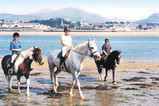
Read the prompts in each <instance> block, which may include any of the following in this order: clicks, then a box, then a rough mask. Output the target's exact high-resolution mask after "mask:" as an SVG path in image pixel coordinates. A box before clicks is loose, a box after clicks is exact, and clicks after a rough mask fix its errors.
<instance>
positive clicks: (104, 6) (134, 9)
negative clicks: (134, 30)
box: [0, 0, 159, 21]
mask: <svg viewBox="0 0 159 106" xmlns="http://www.w3.org/2000/svg"><path fill="white" fill-rule="evenodd" d="M66 7H76V8H79V9H83V10H85V11H88V12H92V13H96V14H99V15H101V16H104V17H106V18H108V19H114V20H116V19H117V20H118V19H120V20H123V21H136V20H140V19H144V18H147V17H148V16H150V15H151V14H153V13H159V0H0V13H12V14H30V13H33V12H38V11H41V10H46V9H51V10H57V9H62V8H66Z"/></svg>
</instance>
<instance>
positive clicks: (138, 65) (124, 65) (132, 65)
mask: <svg viewBox="0 0 159 106" xmlns="http://www.w3.org/2000/svg"><path fill="white" fill-rule="evenodd" d="M1 60H2V58H0V62H1ZM43 60H44V65H42V66H39V65H38V64H37V63H35V62H33V63H32V68H33V69H34V70H44V71H49V68H48V62H47V59H43ZM0 68H1V64H0ZM144 68H145V69H146V68H159V63H157V62H133V61H132V62H131V61H130V62H121V63H120V65H117V69H144ZM83 70H97V67H96V64H95V62H94V60H93V59H90V60H84V62H83Z"/></svg>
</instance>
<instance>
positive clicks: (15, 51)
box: [9, 32, 21, 73]
mask: <svg viewBox="0 0 159 106" xmlns="http://www.w3.org/2000/svg"><path fill="white" fill-rule="evenodd" d="M19 37H20V35H19V33H17V32H15V33H14V34H13V40H12V41H11V42H10V50H11V51H12V57H11V64H10V67H9V72H11V73H12V72H13V69H14V67H13V66H14V60H15V58H16V57H17V56H18V55H20V53H21V43H20V41H18V39H19Z"/></svg>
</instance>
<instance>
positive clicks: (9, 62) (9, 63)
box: [7, 55, 19, 67]
mask: <svg viewBox="0 0 159 106" xmlns="http://www.w3.org/2000/svg"><path fill="white" fill-rule="evenodd" d="M18 58H19V55H17V57H16V58H15V59H14V61H13V65H14V64H15V62H16V61H17V60H18ZM11 60H12V56H11V57H10V58H9V59H8V61H7V64H8V65H7V66H8V67H9V66H10V65H11Z"/></svg>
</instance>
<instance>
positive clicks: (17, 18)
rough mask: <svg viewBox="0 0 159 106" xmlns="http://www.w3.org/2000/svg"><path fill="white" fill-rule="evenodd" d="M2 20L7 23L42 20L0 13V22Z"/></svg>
mask: <svg viewBox="0 0 159 106" xmlns="http://www.w3.org/2000/svg"><path fill="white" fill-rule="evenodd" d="M2 19H4V20H7V21H29V20H35V19H42V18H40V17H38V16H32V15H14V14H8V13H0V20H2Z"/></svg>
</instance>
